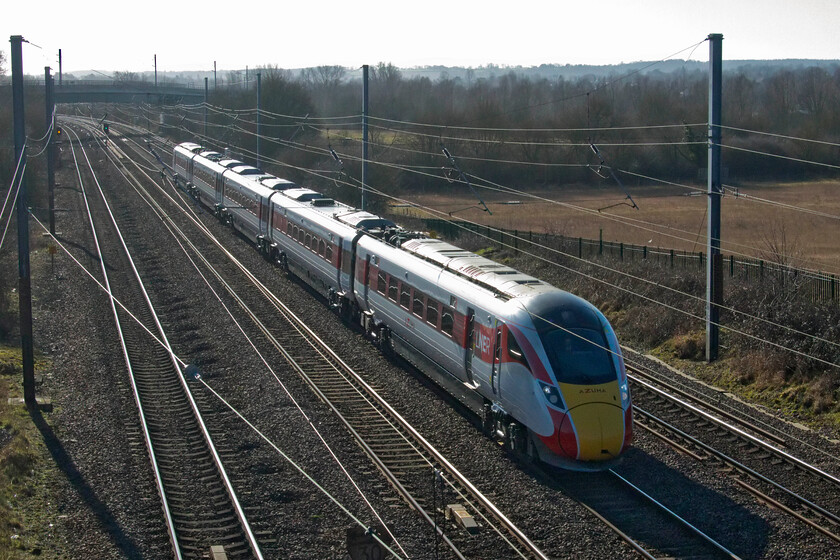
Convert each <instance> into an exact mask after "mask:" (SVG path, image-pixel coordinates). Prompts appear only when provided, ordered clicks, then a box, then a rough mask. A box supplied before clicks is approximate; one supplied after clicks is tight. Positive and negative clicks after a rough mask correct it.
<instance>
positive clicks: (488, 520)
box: [146, 193, 548, 558]
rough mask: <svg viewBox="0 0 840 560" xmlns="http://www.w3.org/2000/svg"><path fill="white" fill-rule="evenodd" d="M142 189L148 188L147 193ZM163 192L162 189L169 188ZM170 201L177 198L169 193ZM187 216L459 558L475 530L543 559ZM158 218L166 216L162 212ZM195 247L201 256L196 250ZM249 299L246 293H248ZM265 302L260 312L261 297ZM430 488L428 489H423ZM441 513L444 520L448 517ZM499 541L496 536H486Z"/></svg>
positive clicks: (256, 318)
mask: <svg viewBox="0 0 840 560" xmlns="http://www.w3.org/2000/svg"><path fill="white" fill-rule="evenodd" d="M146 194H147V195H148V193H146ZM166 196H169V195H168V194H167V195H166ZM148 200H149V202H150V204H152V205H154V206H157V208H158V209H159V215H160V216H161V217H162V218H164V216H165V211H164V209H163V208H162V207H160V206H158V203H157V202H156V200H155V199H154V198H153V197H151V196H149V197H148ZM170 200H171V201H172V202H176V203H177V202H179V201H176V200H175V199H174V198H171V197H170ZM181 208H182V209H183V210H184V212H185V214H186V215H187V216H189V219H190V220H191V221H192V223H193V224H194V225H195V226H196V227H197V228H198V229H199V230H200V231H201V232H202V233H203V234H204V235H205V236H207V239H208V240H210V241H211V242H212V243H214V244H216V246H217V248H218V249H219V251H221V253H222V254H224V255H225V257H226V258H227V259H228V260H229V261H230V263H231V265H232V266H233V267H234V268H235V269H236V270H237V271H238V273H239V275H240V276H244V277H245V278H246V279H247V280H248V282H249V283H250V284H251V286H253V287H254V288H255V289H256V290H257V292H258V293H259V295H260V297H261V298H263V304H262V305H260V304H259V303H257V302H253V300H252V302H251V303H249V302H248V301H246V297H244V296H242V295H240V294H239V293H238V292H237V291H236V289H235V288H234V286H233V285H232V284H231V283H230V282H228V281H227V280H225V279H224V278H223V277H222V276H221V274H219V273H218V271H216V270H215V269H214V267H213V265H211V263H210V262H209V261H206V260H205V261H204V264H205V266H206V267H207V269H208V270H209V271H210V272H211V274H213V275H214V276H216V279H217V280H218V281H219V282H220V283H221V284H222V285H223V286H224V289H225V290H226V291H227V292H228V294H229V295H230V296H231V297H232V298H233V299H234V300H235V301H236V302H237V303H238V304H239V308H240V309H242V310H243V311H244V313H245V314H246V315H247V316H248V317H249V318H250V319H251V321H252V322H253V323H254V324H255V325H257V327H258V328H259V330H260V331H261V332H262V334H263V336H264V337H265V339H266V340H268V341H269V342H270V344H271V345H272V346H273V347H274V348H275V350H276V351H277V352H278V353H279V354H280V355H281V356H282V357H283V359H284V360H285V361H286V362H287V363H288V364H289V366H291V368H292V369H293V370H294V371H295V372H296V373H297V374H298V375H300V376H301V378H302V379H303V380H304V381H305V382H306V384H307V385H308V386H309V387H310V388H311V390H312V391H313V392H314V393H315V394H316V395H317V397H318V398H319V399H320V400H321V401H323V402H324V403H326V404H327V406H328V407H329V408H330V409H331V410H332V411H333V413H334V414H335V415H336V416H337V417H338V418H339V419H340V421H341V422H342V423H343V424H344V425H345V427H346V428H347V429H348V431H349V432H350V433H351V434H352V435H353V437H354V438H355V440H356V442H357V443H358V445H359V446H360V447H361V448H362V449H363V450H364V452H365V454H366V455H367V456H368V457H369V458H370V460H371V461H372V463H373V465H374V466H375V468H376V469H377V470H379V471H380V472H381V473H382V476H384V477H385V479H386V480H387V481H388V483H389V484H390V485H391V486H392V487H393V488H394V490H396V492H397V493H398V495H399V496H400V497H401V498H402V499H403V500H404V501H405V502H406V503H407V504H408V505H409V506H410V507H411V508H412V509H414V510H416V511H417V512H418V513H419V514H420V515H421V516H422V517H423V518H424V519H425V520H426V522H427V523H429V524H430V525H431V526H432V528H433V530H434V531H435V532H436V534H437V535H438V538H439V539H441V541H442V543H444V544H445V545H446V546H447V547H448V548H449V549H450V551H451V553H452V554H453V555H454V556H455V557H457V558H464V556H463V554H462V552H461V548H462V547H464V545H465V544H467V542H468V541H469V540H470V539H472V535H473V534H474V533H475V532H476V531H480V532H481V535H482V539H483V540H484V541H485V542H484V544H483V545H482V546H484V547H489V548H491V549H499V550H502V549H508V551H509V552H508V554H509V555H510V556H511V557H517V558H548V556H547V555H546V554H544V553H543V552H542V551H541V550H540V549H539V548H538V547H537V546H536V545H535V544H534V543H533V542H531V541H530V539H529V538H528V537H527V536H526V535H525V533H524V532H523V531H522V530H520V529H519V528H518V527H517V526H516V525H515V524H514V523H513V522H511V521H510V520H509V519H508V518H507V517H506V516H505V515H504V513H503V512H502V511H501V510H499V508H497V507H496V506H495V505H494V504H493V502H492V500H490V499H489V498H487V497H486V496H485V495H483V494H482V493H481V491H480V490H479V489H478V486H477V485H475V484H473V483H472V482H470V480H469V479H467V477H465V476H464V475H463V474H461V473H460V472H459V471H458V469H456V468H455V467H454V466H453V465H452V464H450V463H449V461H447V460H446V458H445V457H444V456H443V454H442V453H440V452H439V451H438V450H437V449H435V448H434V446H432V445H431V444H430V443H429V442H428V441H426V440H425V438H423V436H422V435H421V434H420V433H419V431H417V430H416V429H415V428H414V427H413V426H412V425H411V424H410V423H409V422H407V421H406V420H405V419H404V418H403V417H402V416H401V415H400V414H399V413H398V412H397V411H396V410H394V409H393V408H392V407H391V406H390V405H389V404H388V403H387V402H386V401H385V399H384V398H382V397H381V396H380V395H379V393H378V391H377V390H376V388H374V387H372V386H370V385H369V384H368V383H367V382H365V380H364V378H363V377H362V375H360V374H359V373H357V372H356V371H354V370H353V368H351V367H350V366H349V365H348V364H347V363H345V362H344V360H342V358H341V357H340V356H338V355H337V354H336V353H335V352H334V351H333V350H332V349H331V348H330V347H329V346H328V345H327V344H326V343H325V342H324V341H323V340H321V339H320V337H318V336H317V334H316V333H315V332H314V331H313V330H312V329H311V328H310V327H309V326H308V325H306V324H305V323H304V322H303V321H302V320H301V319H300V318H298V317H297V316H296V315H295V314H294V313H293V312H292V311H291V310H290V309H289V308H288V307H287V306H286V305H285V304H284V303H283V302H282V301H280V300H279V299H278V298H277V297H276V296H275V295H274V294H273V293H272V292H271V291H270V290H269V289H268V288H267V287H266V286H265V285H264V284H263V283H262V282H260V281H259V279H257V278H256V276H254V275H253V274H252V273H251V272H250V271H249V270H248V269H247V268H246V267H245V266H244V265H242V264H241V263H240V262H239V261H238V259H236V257H235V256H234V255H233V254H231V253H230V252H229V251H228V250H227V249H225V248H224V247H223V246H222V245H221V244H220V243H219V241H218V240H216V238H215V237H214V236H213V235H212V234H211V233H210V232H209V231H208V230H207V229H206V228H205V227H204V226H203V224H201V222H200V221H198V220H197V219H196V217H195V216H194V215H192V213H191V208H190V206H189V204H187V205H184V206H181ZM164 219H165V218H164ZM169 225H170V227H172V228H173V229H178V230H179V231H181V233H182V236H181V237H182V240H184V242H185V243H187V244H189V243H191V242H190V241H189V239H188V237H189V236H188V235H187V234H186V232H183V230H181V229H180V228H179V227H178V226H177V224H175V223H174V222H173V221H170V222H169ZM195 253H196V254H197V255H199V258H202V257H201V256H200V255H201V251H199V250H196V251H195ZM248 299H250V298H248ZM265 301H268V303H269V305H270V314H268V315H266V309H265V305H264V302H265ZM434 487H437V491H436V492H437V493H440V495H438V494H437V493H434V495H433V496H429V490H430V488H434ZM444 495H448V496H450V497H451V498H452V499H454V500H458V501H459V502H460V504H459V505H463V506H464V507H463V509H459V508H454V509H453V508H449V509H447V506H448V505H453V504H452V503H451V501H450V502H449V503H446V502H444V501H443V499H444V498H443V496H444ZM447 518H448V519H449V520H448V521H447ZM491 540H498V543H493V542H488V541H491Z"/></svg>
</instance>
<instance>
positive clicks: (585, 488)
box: [149, 161, 784, 558]
mask: <svg viewBox="0 0 840 560" xmlns="http://www.w3.org/2000/svg"><path fill="white" fill-rule="evenodd" d="M149 163H152V164H153V162H151V161H150V162H149ZM167 196H168V197H169V199H170V200H171V201H172V202H173V203H176V202H178V201H177V200H176V199H175V198H173V197H171V196H170V195H167ZM158 198H159V197H158ZM188 206H189V204H182V205H181V208H186V207H188ZM184 213H185V214H188V213H189V211H188V210H184ZM196 226H197V227H200V226H198V224H197V223H196ZM208 235H209V233H208ZM214 242H215V243H218V242H216V241H214ZM219 249H220V251H225V250H224V249H223V248H222V247H221V245H219ZM208 266H209V264H208ZM236 266H241V265H238V264H237V265H236ZM240 273H241V274H243V275H245V276H248V275H249V274H250V273H248V272H247V271H246V270H244V268H242V269H241V270H240ZM255 285H256V284H255ZM258 289H259V291H260V293H261V296H260V297H262V298H267V299H268V300H269V301H271V295H270V292H262V289H261V288H259V286H258ZM231 290H232V291H231V292H229V293H230V295H231V297H234V298H235V299H236V298H237V297H238V296H237V295H235V290H233V289H232V288H231ZM240 299H241V301H243V302H244V301H245V299H248V300H249V301H250V302H252V303H251V304H247V303H246V304H245V305H246V306H247V305H251V306H252V307H254V309H257V308H260V307H263V306H264V305H263V306H260V305H254V304H253V302H255V301H256V300H255V299H254V298H253V297H251V296H246V297H243V298H240ZM240 305H241V304H240ZM272 307H273V310H272V313H271V314H270V317H274V313H275V312H280V310H279V309H278V306H276V305H275V304H274V303H272ZM249 312H250V311H249ZM261 313H264V310H259V311H256V312H255V318H254V322H255V323H257V322H260V319H259V314H261ZM261 316H262V317H263V319H262V322H263V323H264V324H270V326H268V327H264V326H263V327H260V328H261V330H262V329H263V328H265V331H264V333H263V334H264V335H265V337H266V338H267V339H269V340H271V341H272V342H271V343H272V344H273V345H275V348H276V349H277V350H278V352H279V353H280V354H281V355H283V357H284V360H286V361H287V362H288V363H289V364H290V365H291V367H293V368H295V369H296V370H298V372H299V375H300V376H301V377H302V378H303V379H305V380H306V382H307V383H308V384H310V386H311V387H312V390H313V391H314V392H315V393H316V394H318V396H319V398H320V399H321V400H323V401H324V402H329V403H330V406H331V407H334V410H335V411H336V414H341V415H342V416H344V417H345V418H344V421H345V422H346V425H347V426H348V429H350V430H351V432H357V433H358V437H359V438H360V440H361V441H363V442H364V443H360V446H362V447H366V448H368V449H366V453H369V455H371V456H372V457H374V456H375V457H378V459H372V460H373V462H374V464H376V468H377V469H379V470H380V471H382V472H383V473H386V472H387V473H388V474H386V477H387V478H389V482H391V485H392V486H394V487H396V488H399V487H400V486H401V487H402V488H403V490H404V491H405V492H406V493H407V494H408V495H410V496H412V497H407V496H406V495H403V499H404V500H405V501H407V502H409V503H410V504H412V507H414V508H415V509H418V511H423V512H424V514H423V515H424V517H425V518H426V520H427V522H429V523H430V524H432V525H438V524H444V525H445V524H446V523H447V522H443V518H444V515H445V513H446V512H445V510H444V509H442V505H443V502H440V501H439V498H438V496H434V495H432V496H430V495H429V492H428V488H429V487H430V486H432V487H437V488H441V487H442V486H443V485H450V484H452V486H447V490H446V491H447V492H448V493H449V495H450V496H457V497H458V499H459V500H460V499H462V497H464V496H466V495H467V494H466V493H464V491H463V489H456V487H455V486H454V482H453V480H452V479H453V477H452V475H451V473H449V472H447V471H446V469H445V468H443V467H444V465H443V463H442V461H440V460H438V459H436V458H435V457H434V456H431V457H430V456H429V455H424V452H423V451H420V450H419V447H420V446H419V445H418V444H417V443H416V442H410V438H409V437H408V436H407V434H406V433H405V432H404V431H401V427H400V426H399V422H396V421H394V420H393V419H387V416H386V415H385V414H384V413H383V412H382V411H381V410H374V409H370V408H362V405H361V404H359V403H356V402H355V401H353V400H351V399H348V398H347V394H348V392H357V393H359V394H364V393H365V391H366V389H365V388H363V387H362V388H360V387H353V385H349V384H348V381H347V379H345V378H346V377H347V376H346V374H343V373H339V374H337V373H336V372H339V371H340V370H341V367H337V366H336V364H335V363H330V360H329V359H327V360H324V361H313V355H312V354H310V353H309V352H307V353H301V352H299V349H300V348H302V347H306V346H309V347H310V348H315V347H317V344H313V343H312V342H311V341H305V343H304V339H303V338H299V337H301V336H304V335H302V334H301V333H297V334H295V335H294V336H291V335H289V333H288V331H290V330H291V329H290V328H289V325H290V324H292V323H287V324H286V325H285V326H277V325H275V324H273V322H272V321H271V320H267V319H266V316H265V315H264V314H263V315H261ZM289 349H291V350H289ZM323 358H324V357H323V356H321V358H319V360H322V359H323ZM351 387H352V389H351ZM369 389H370V390H372V391H373V392H374V393H375V392H376V387H369ZM634 391H635V392H636V393H638V392H640V389H638V387H634ZM370 398H371V397H370V396H367V397H364V400H369V399H370ZM364 406H365V407H367V406H368V403H365V405H364ZM637 412H638V413H639V415H642V414H643V412H644V411H641V409H637ZM644 422H645V421H644V420H643V423H644ZM649 422H650V421H649ZM368 427H372V429H370V430H368V429H367V428H368ZM660 429H663V428H661V427H660ZM703 429H705V427H704V428H703ZM765 431H766V430H765ZM390 432H395V433H397V434H398V435H397V436H396V437H394V436H392V435H383V434H386V433H390ZM768 434H770V432H768ZM766 437H767V438H768V439H770V440H771V441H776V440H775V439H773V438H772V437H771V435H766ZM776 437H779V436H776ZM780 439H784V438H780ZM777 443H778V442H777ZM779 445H782V444H779ZM699 456H700V455H699V454H698V457H699ZM580 478H581V477H577V476H576V475H573V476H571V477H569V478H568V480H567V482H568V486H565V487H563V488H562V491H563V492H564V493H565V494H567V495H569V496H572V497H574V498H575V499H577V500H579V501H580V502H581V503H583V504H585V505H586V506H587V507H588V508H590V510H591V511H593V512H595V513H596V514H597V515H599V516H602V518H603V519H604V520H605V521H607V522H608V523H609V522H610V517H611V516H614V515H619V516H621V522H622V525H623V526H625V527H626V526H627V525H628V523H629V525H630V527H631V530H630V531H629V532H630V533H632V534H633V537H634V538H633V539H630V541H633V540H642V541H651V542H655V543H656V546H655V548H654V550H651V551H646V550H644V548H645V547H644V546H643V545H638V544H636V545H631V546H634V549H636V550H637V552H639V554H641V555H643V556H645V557H656V556H661V555H663V554H665V555H669V556H676V557H686V556H696V557H703V558H706V557H708V558H712V557H736V556H735V555H734V554H733V553H731V552H730V551H728V550H727V549H726V548H725V547H722V546H720V545H717V544H716V543H714V542H710V541H711V539H709V538H707V537H705V538H704V536H702V535H701V534H700V533H702V532H699V531H698V530H695V529H693V528H690V527H687V526H686V524H685V522H683V521H681V520H675V518H674V517H672V516H670V514H669V513H667V511H665V509H664V508H663V507H662V506H661V504H660V505H658V506H657V505H656V504H655V503H654V502H652V501H651V500H650V498H649V497H648V498H646V497H644V496H642V495H641V494H639V493H638V492H637V491H636V490H634V489H633V488H631V487H630V486H628V485H627V483H626V482H622V481H621V480H619V479H618V478H617V475H616V474H615V473H613V474H612V475H607V474H604V475H603V477H602V475H598V477H597V478H598V485H599V486H600V485H601V484H602V483H603V486H604V487H609V488H613V489H615V494H616V495H618V494H621V495H624V496H625V497H624V498H622V501H618V500H616V498H615V497H614V496H613V497H612V498H609V497H606V496H599V495H598V493H597V492H594V491H593V489H592V488H591V486H595V485H594V484H592V480H593V479H594V478H596V477H590V476H589V475H587V476H586V477H583V480H577V482H575V481H574V480H575V479H580ZM601 478H604V480H603V481H602V480H601ZM587 481H588V482H587ZM424 487H425V488H424ZM464 502H467V500H466V499H464ZM642 504H644V505H642ZM467 509H468V511H470V513H472V514H473V515H472V517H473V519H474V520H477V521H478V525H479V529H480V531H481V534H482V536H484V535H486V533H487V531H488V530H489V529H490V527H491V525H493V524H495V522H494V521H492V516H488V515H487V514H482V513H481V512H480V511H479V510H478V509H477V508H474V507H472V506H468V507H467ZM636 510H640V511H646V512H647V514H646V516H647V517H662V519H663V520H662V522H661V523H662V524H666V525H667V524H668V523H670V524H671V526H672V528H671V529H670V530H669V532H670V533H673V538H671V537H669V539H670V540H668V539H663V538H662V537H661V535H659V536H657V538H646V537H645V529H644V527H643V525H644V521H643V520H644V518H645V517H644V516H641V519H642V521H641V522H639V523H640V524H636V522H628V520H629V519H632V518H633V516H634V514H633V513H632V511H636ZM605 512H606V514H605ZM668 519H670V521H667V520H668ZM450 527H451V524H450ZM436 530H437V529H436ZM442 533H443V532H441V533H439V534H441V535H442ZM467 535H468V533H466V531H454V532H448V534H447V535H446V536H448V537H451V539H450V543H451V544H449V543H448V544H449V546H450V547H451V550H452V554H453V555H455V556H456V557H457V556H458V554H459V552H458V550H460V549H461V548H462V546H464V545H463V543H464V542H466V541H469V537H468V536H467ZM442 536H443V535H442ZM501 538H502V540H505V538H507V539H508V540H510V541H511V542H512V543H513V542H517V543H518V544H516V545H514V546H513V547H511V551H513V552H512V553H511V554H513V555H514V556H515V557H542V556H540V555H539V554H541V553H540V552H538V551H537V552H530V553H529V552H528V551H527V547H525V548H522V549H519V548H517V547H520V546H522V545H523V544H524V543H522V541H521V539H519V538H518V537H517V536H516V535H515V534H514V535H513V536H511V537H501ZM517 550H518V552H517Z"/></svg>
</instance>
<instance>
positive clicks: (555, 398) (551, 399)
mask: <svg viewBox="0 0 840 560" xmlns="http://www.w3.org/2000/svg"><path fill="white" fill-rule="evenodd" d="M540 388H541V389H542V392H543V395H544V396H545V400H547V401H548V404H550V405H551V406H553V407H554V408H559V409H561V410H564V409H565V408H566V404H565V403H564V402H563V396H562V395H561V394H560V390H559V389H558V388H557V387H556V386H554V385H549V384H548V383H543V382H542V381H541V382H540Z"/></svg>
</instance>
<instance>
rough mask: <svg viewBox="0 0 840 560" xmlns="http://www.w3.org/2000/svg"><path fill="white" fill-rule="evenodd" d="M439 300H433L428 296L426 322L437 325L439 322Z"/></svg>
mask: <svg viewBox="0 0 840 560" xmlns="http://www.w3.org/2000/svg"><path fill="white" fill-rule="evenodd" d="M438 305H440V304H439V303H438V302H436V301H435V300H433V299H432V298H427V300H426V322H427V323H429V324H430V325H432V326H434V327H437V324H438Z"/></svg>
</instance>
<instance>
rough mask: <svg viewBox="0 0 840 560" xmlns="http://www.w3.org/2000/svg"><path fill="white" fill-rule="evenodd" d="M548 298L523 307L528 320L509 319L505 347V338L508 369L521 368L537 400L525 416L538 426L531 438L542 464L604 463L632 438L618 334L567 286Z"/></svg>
mask: <svg viewBox="0 0 840 560" xmlns="http://www.w3.org/2000/svg"><path fill="white" fill-rule="evenodd" d="M548 299H549V300H553V301H552V304H551V305H546V306H543V305H539V304H537V305H534V306H532V307H530V308H529V312H530V315H531V320H532V321H533V325H534V327H535V328H534V329H518V328H516V327H512V328H511V329H510V330H512V331H514V335H515V336H514V337H513V339H514V340H513V344H515V346H516V348H515V350H514V351H513V352H511V351H510V346H511V343H508V345H507V346H508V354H509V355H512V356H513V358H512V360H511V362H510V369H514V368H516V367H519V368H520V369H521V368H522V367H523V365H524V366H525V367H526V368H528V369H529V370H530V372H531V374H532V375H533V382H534V383H535V384H536V387H535V392H536V393H537V398H541V399H542V401H543V402H542V404H543V405H544V406H541V407H538V408H537V409H533V410H532V411H531V413H530V418H529V422H528V424H529V425H531V426H534V427H535V428H537V429H536V430H534V434H533V435H534V437H533V441H534V444H535V446H536V447H537V450H538V452H539V454H540V456H541V458H543V460H544V461H545V462H547V463H549V464H555V465H557V466H562V467H566V468H574V469H579V470H599V469H603V468H607V467H608V466H610V465H611V464H613V463H614V462H615V461H616V459H617V458H618V457H619V456H620V455H621V454H622V453H623V452H624V451H625V450H626V449H627V447H628V446H629V445H630V441H631V439H632V407H631V404H630V393H629V390H628V387H627V374H626V371H625V369H624V361H623V358H622V356H621V349H620V347H619V346H618V340H617V339H616V336H615V333H614V331H613V329H612V327H611V326H610V324H609V323H608V322H607V320H606V318H605V317H604V316H603V315H602V314H601V313H600V311H598V310H597V309H596V308H595V307H594V306H592V305H591V304H589V303H587V302H585V301H584V300H581V299H579V298H576V297H575V296H572V295H570V294H562V295H561V296H555V297H551V298H548ZM526 331H529V332H530V336H527V335H526V334H525V332H526ZM538 348H539V349H540V350H541V351H538V350H537V349H538ZM516 355H520V356H522V358H521V359H520V360H517V359H516ZM543 356H544V358H543ZM517 361H518V362H519V364H518V366H517ZM545 366H548V368H550V371H551V372H552V373H553V376H552V375H550V374H549V370H548V368H546V367H545ZM555 381H556V383H555ZM525 414H527V412H526V413H525ZM546 415H547V416H548V417H546ZM549 418H550V422H547V420H548V419H549Z"/></svg>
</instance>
